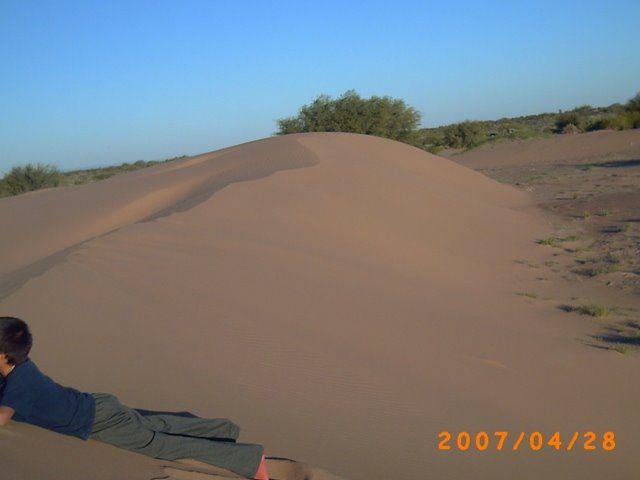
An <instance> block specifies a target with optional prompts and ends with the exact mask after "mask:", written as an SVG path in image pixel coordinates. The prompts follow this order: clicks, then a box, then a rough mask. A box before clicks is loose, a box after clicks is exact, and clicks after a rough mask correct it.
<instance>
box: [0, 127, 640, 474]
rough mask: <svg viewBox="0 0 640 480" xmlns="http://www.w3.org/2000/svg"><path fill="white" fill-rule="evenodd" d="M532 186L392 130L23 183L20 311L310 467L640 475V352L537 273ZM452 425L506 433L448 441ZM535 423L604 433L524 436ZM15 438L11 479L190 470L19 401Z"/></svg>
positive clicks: (59, 373) (79, 363) (43, 362)
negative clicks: (528, 441) (591, 439)
mask: <svg viewBox="0 0 640 480" xmlns="http://www.w3.org/2000/svg"><path fill="white" fill-rule="evenodd" d="M532 204H533V199H532V196H531V195H530V194H528V193H527V192H523V191H519V190H518V189H516V188H513V187H510V186H506V185H502V184H500V183H498V182H496V181H494V180H491V179H489V178H487V177H486V176H484V175H482V174H480V173H478V172H474V171H473V170H471V169H469V168H467V167H465V166H460V165H458V164H456V163H454V162H453V161H451V160H447V159H444V158H440V157H437V156H434V155H430V154H428V153H425V152H423V151H421V150H418V149H414V148H412V147H409V146H406V145H403V144H400V143H396V142H392V141H390V140H383V139H379V138H374V137H367V136H361V135H351V134H302V135H290V136H285V137H274V138H269V139H265V140H261V141H257V142H253V143H249V144H245V145H239V146H237V147H233V148H230V149H226V150H223V151H219V152H213V153H210V154H205V155H201V156H198V157H192V158H187V159H183V160H177V161H175V162H171V163H167V164H162V165H157V166H155V167H152V168H149V169H145V170H141V171H137V172H133V173H130V174H126V175H121V176H117V177H114V178H111V179H109V180H106V181H104V182H100V183H96V184H91V185H85V186H81V187H69V188H63V189H55V190H45V191H39V192H33V193H30V194H26V195H22V196H19V197H14V198H8V199H2V200H0V218H2V223H3V227H4V228H3V235H2V240H1V242H2V245H1V246H2V248H1V249H0V266H1V267H0V268H1V270H0V298H1V300H0V312H1V313H2V314H4V315H16V316H20V317H23V318H24V319H26V320H27V321H28V322H29V323H30V324H31V326H32V329H33V332H34V337H35V347H34V350H33V354H32V357H33V359H34V360H35V361H36V362H37V363H38V364H39V366H40V367H41V368H42V369H43V370H44V371H45V372H47V373H48V374H49V375H51V376H53V377H54V378H56V379H57V380H58V381H59V382H61V383H63V384H67V385H73V386H75V387H76V388H79V389H82V390H85V391H108V392H111V393H114V394H116V395H118V396H119V397H120V398H121V400H122V401H123V402H124V403H127V404H130V405H132V406H137V407H144V408H149V409H162V410H171V409H178V410H189V411H192V412H194V413H197V414H199V415H202V416H225V417H229V418H232V419H233V420H234V421H236V422H237V423H239V424H240V425H241V427H242V428H243V433H242V434H241V437H240V438H241V440H242V441H247V442H259V443H263V444H264V445H265V447H266V450H267V452H268V453H269V454H271V455H276V456H284V457H288V458H294V459H296V460H299V461H301V462H304V463H305V464H309V465H313V466H314V467H309V468H310V470H308V472H311V473H308V475H307V474H306V475H307V476H308V477H309V478H317V479H321V478H336V477H333V476H332V475H336V476H338V477H341V478H349V479H352V480H360V479H372V478H379V479H400V478H402V479H405V478H406V479H414V478H439V479H447V478H451V479H457V478H477V479H485V478H486V479H489V478H519V479H524V480H527V479H539V478H573V477H576V478H632V477H633V475H635V473H636V472H637V471H638V468H639V467H640V457H638V456H637V452H636V448H635V447H637V445H638V443H639V442H640V420H639V417H638V416H637V415H636V414H635V411H636V406H637V400H638V398H640V396H639V394H640V386H638V385H637V383H636V382H630V379H633V378H635V373H636V372H637V368H638V357H637V356H633V355H621V354H619V353H616V352H613V351H609V350H605V349H599V348H593V347H592V346H589V345H588V344H587V342H586V341H585V340H586V339H588V338H589V335H591V334H592V333H593V332H594V331H595V330H596V328H597V325H596V324H595V321H588V320H585V319H584V318H583V317H580V316H578V315H575V314H567V313H566V312H563V311H561V310H559V309H558V308H557V304H556V303H555V302H553V301H540V302H531V301H528V299H527V298H526V297H524V296H522V295H518V293H521V292H526V291H530V290H531V289H532V288H534V286H536V285H538V284H539V283H540V282H544V280H540V275H539V273H538V272H536V270H535V269H532V268H527V266H526V265H523V264H522V262H519V261H518V260H519V259H523V258H526V259H528V260H530V261H536V262H540V263H542V262H544V261H545V260H546V259H548V258H549V257H550V255H551V254H550V253H549V250H548V249H546V248H544V247H543V246H541V245H539V244H537V243H536V240H539V239H541V238H545V237H547V236H548V235H549V234H550V233H551V232H552V222H551V221H550V219H549V218H547V217H546V216H545V214H544V213H543V212H541V211H540V210H538V209H535V208H533V206H532ZM547 281H548V280H547ZM498 430H502V431H507V432H509V435H510V437H509V440H508V441H507V444H506V445H507V447H508V448H507V447H505V449H504V450H503V451H496V450H495V441H494V437H493V432H495V431H498ZM442 431H450V432H453V433H454V434H457V433H458V432H460V431H469V432H472V433H473V434H475V433H476V432H478V431H487V432H489V433H490V434H491V439H492V444H491V448H490V449H489V450H487V451H482V452H480V451H473V450H474V449H472V451H466V452H461V451H456V448H454V449H453V450H452V451H441V450H439V449H438V442H439V438H438V434H439V432H442ZM520 431H524V432H527V434H528V433H531V432H533V431H540V432H542V434H543V435H544V438H545V439H546V438H549V437H550V436H551V435H552V434H553V433H554V432H556V431H559V432H560V433H561V434H562V438H563V440H564V439H565V438H566V442H568V440H569V438H570V436H571V435H572V434H573V432H579V433H580V434H583V433H585V432H587V431H594V432H596V433H597V435H598V443H597V445H599V446H598V447H597V448H596V450H595V451H585V450H584V449H583V448H581V447H582V445H583V443H584V441H582V443H581V442H580V441H579V442H578V443H577V444H576V445H577V446H576V447H574V449H573V450H572V451H570V452H567V451H556V450H554V449H553V448H552V447H548V446H545V447H544V448H542V450H541V451H532V449H531V448H530V447H528V446H527V447H526V448H522V447H521V448H520V449H519V450H518V451H515V452H514V451H512V449H511V448H510V447H511V446H513V442H514V441H515V437H517V435H518V434H519V432H520ZM605 431H613V432H615V435H616V440H617V446H616V448H615V450H614V451H613V452H607V451H604V450H603V449H602V448H601V443H602V438H601V437H602V434H603V432H605ZM0 442H1V444H2V448H1V449H0V465H2V469H3V478H4V475H5V472H6V475H7V478H16V479H27V478H29V479H30V478H42V479H49V478H51V479H53V478H67V479H70V480H75V479H81V478H82V479H85V478H94V479H99V478H140V479H151V478H158V477H161V476H162V475H165V476H167V475H169V476H171V478H182V477H180V476H175V475H178V474H176V471H175V470H164V471H163V467H165V466H167V465H168V462H162V461H158V460H153V459H147V458H145V457H142V456H139V455H136V454H132V453H129V452H123V451H120V450H117V449H115V448H112V447H109V446H106V445H101V444H99V443H97V442H94V441H88V442H82V441H79V440H75V439H72V438H61V437H60V436H58V435H55V434H52V433H50V432H45V431H42V430H40V429H37V428H34V427H29V426H25V425H21V424H17V423H15V422H13V423H11V424H10V425H9V426H7V427H4V428H2V429H0ZM453 445H454V447H455V443H453ZM27 452H28V454H27ZM315 466H317V467H315ZM171 468H173V469H175V468H183V467H176V466H175V465H173V466H172V467H171ZM326 472H331V474H329V473H326ZM198 476H201V475H200V474H199V475H198ZM183 477H184V475H183ZM184 478H187V477H184ZM210 478H213V477H212V476H210Z"/></svg>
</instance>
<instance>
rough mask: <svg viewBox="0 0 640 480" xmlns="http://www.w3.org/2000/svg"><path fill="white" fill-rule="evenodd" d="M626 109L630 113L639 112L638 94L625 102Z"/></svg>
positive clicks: (639, 95)
mask: <svg viewBox="0 0 640 480" xmlns="http://www.w3.org/2000/svg"><path fill="white" fill-rule="evenodd" d="M626 108H627V110H628V111H630V112H640V92H638V93H636V95H635V97H633V98H632V99H630V100H629V101H628V102H627V104H626Z"/></svg>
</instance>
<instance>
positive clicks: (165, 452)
mask: <svg viewBox="0 0 640 480" xmlns="http://www.w3.org/2000/svg"><path fill="white" fill-rule="evenodd" d="M138 451H139V452H140V453H144V454H146V455H149V456H150V457H155V458H162V459H164V460H180V459H184V458H191V459H194V460H200V461H202V462H205V463H208V464H210V465H216V466H218V467H222V468H225V469H227V470H230V471H232V472H235V473H238V474H240V475H242V476H244V477H247V478H256V477H257V476H258V469H259V467H260V465H261V461H262V458H263V454H264V450H263V448H262V446H261V445H254V444H248V443H228V442H218V441H215V440H208V439H204V438H196V437H183V436H176V435H169V434H166V433H161V432H156V433H155V435H154V437H153V439H152V440H151V442H149V444H148V445H145V446H144V447H142V448H140V449H139V450H138ZM262 478H264V477H262ZM267 478H268V477H267Z"/></svg>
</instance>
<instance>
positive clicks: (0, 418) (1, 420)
mask: <svg viewBox="0 0 640 480" xmlns="http://www.w3.org/2000/svg"><path fill="white" fill-rule="evenodd" d="M14 413H16V411H15V410H14V409H13V408H11V407H4V406H2V407H0V427H2V426H4V425H6V424H7V423H9V420H11V417H13V414H14Z"/></svg>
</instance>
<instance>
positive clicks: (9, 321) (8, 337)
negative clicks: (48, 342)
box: [0, 317, 33, 365]
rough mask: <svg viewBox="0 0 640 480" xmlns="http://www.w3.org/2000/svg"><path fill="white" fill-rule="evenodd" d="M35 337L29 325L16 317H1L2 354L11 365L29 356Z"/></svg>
mask: <svg viewBox="0 0 640 480" xmlns="http://www.w3.org/2000/svg"><path fill="white" fill-rule="evenodd" d="M32 342H33V338H32V337H31V332H30V331H29V326H28V325H27V324H26V322H24V321H23V320H20V319H19V318H16V317H0V354H4V356H5V358H6V361H7V363H9V365H18V364H20V363H22V362H24V361H25V360H26V359H27V358H28V357H29V352H30V351H31V345H32Z"/></svg>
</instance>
